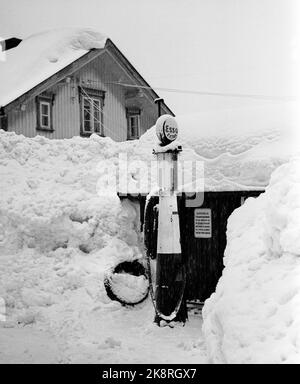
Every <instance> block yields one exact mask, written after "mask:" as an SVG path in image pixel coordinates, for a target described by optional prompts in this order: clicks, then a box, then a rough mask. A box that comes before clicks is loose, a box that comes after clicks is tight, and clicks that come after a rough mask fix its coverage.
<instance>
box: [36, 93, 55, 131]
mask: <svg viewBox="0 0 300 384" xmlns="http://www.w3.org/2000/svg"><path fill="white" fill-rule="evenodd" d="M52 106H53V96H44V95H42V96H38V97H37V98H36V107H37V108H36V109H37V111H36V112H37V113H36V115H37V129H38V130H42V131H53V113H52Z"/></svg>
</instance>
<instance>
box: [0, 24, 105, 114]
mask: <svg viewBox="0 0 300 384" xmlns="http://www.w3.org/2000/svg"><path fill="white" fill-rule="evenodd" d="M106 40H107V38H106V37H105V36H104V35H102V34H101V33H99V32H96V31H93V30H91V29H80V28H63V29H56V30H51V31H45V32H42V33H38V34H34V35H32V36H29V37H28V38H26V39H24V40H23V41H22V42H21V43H20V45H18V46H17V47H16V48H14V49H11V50H9V51H7V52H6V60H5V61H3V62H0V84H1V86H0V106H2V107H3V106H5V105H7V104H9V103H10V102H12V101H14V100H15V99H17V98H18V97H19V96H21V95H23V94H24V93H25V92H27V91H29V90H30V89H32V88H34V87H35V86H36V85H38V84H39V83H41V82H42V81H44V80H46V79H48V78H49V77H51V76H52V75H54V74H55V73H57V72H58V71H60V70H61V69H63V68H65V67H66V66H67V65H69V64H71V63H72V62H74V61H75V60H77V59H79V58H80V57H82V56H83V55H85V54H86V53H87V52H88V51H89V50H91V49H93V48H104V46H105V43H106Z"/></svg>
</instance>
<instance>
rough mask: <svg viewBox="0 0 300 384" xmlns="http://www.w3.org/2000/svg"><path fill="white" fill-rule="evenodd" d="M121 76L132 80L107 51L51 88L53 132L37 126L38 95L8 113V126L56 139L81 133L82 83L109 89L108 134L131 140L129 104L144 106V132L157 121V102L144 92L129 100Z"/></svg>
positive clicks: (105, 118)
mask: <svg viewBox="0 0 300 384" xmlns="http://www.w3.org/2000/svg"><path fill="white" fill-rule="evenodd" d="M120 79H122V81H123V82H129V81H130V80H131V79H130V77H129V75H128V74H127V73H126V72H125V71H124V70H123V69H122V66H120V65H118V63H116V61H115V60H114V59H113V58H112V56H111V55H109V54H108V53H104V54H103V55H100V56H98V57H96V58H95V59H93V60H92V61H90V62H89V63H87V64H86V65H85V66H84V67H83V68H81V69H79V70H77V71H76V72H75V73H73V74H72V76H70V77H69V82H67V81H66V79H64V80H62V81H60V82H59V83H57V84H55V85H53V86H52V87H50V88H48V89H47V91H50V92H52V93H54V95H55V98H54V103H53V129H54V131H53V132H47V131H44V130H37V129H36V127H37V124H36V123H37V116H36V104H35V99H31V100H29V101H28V100H27V101H26V103H25V104H23V105H25V106H26V109H25V110H21V106H20V105H18V106H17V107H15V108H14V109H13V110H11V111H10V112H9V113H8V130H9V131H15V132H16V133H19V134H23V135H25V136H28V137H33V136H36V135H43V136H46V137H48V138H53V139H63V138H71V137H73V136H78V135H80V119H81V104H80V95H79V92H80V86H82V87H84V88H85V89H87V88H90V89H96V90H101V91H104V92H105V100H104V108H103V114H104V119H103V121H104V135H105V136H109V137H111V138H112V139H114V140H116V141H124V140H127V117H126V107H127V106H128V103H129V102H130V103H136V105H137V106H138V107H140V108H141V111H142V112H141V134H143V133H144V132H146V130H147V129H149V128H150V127H152V126H153V125H154V124H155V121H156V118H157V112H156V106H155V105H154V103H151V102H150V101H149V99H148V98H146V97H145V96H144V95H143V94H140V95H139V96H138V97H136V98H134V99H132V100H130V101H128V100H127V98H126V89H125V88H124V87H122V86H120V85H118V84H116V83H117V82H118V81H119V80H120Z"/></svg>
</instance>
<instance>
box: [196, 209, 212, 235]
mask: <svg viewBox="0 0 300 384" xmlns="http://www.w3.org/2000/svg"><path fill="white" fill-rule="evenodd" d="M194 215H195V216H194V228H195V231H194V235H195V237H196V238H203V239H209V238H211V236H212V226H211V209H209V208H197V209H195V211H194Z"/></svg>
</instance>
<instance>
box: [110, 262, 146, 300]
mask: <svg viewBox="0 0 300 384" xmlns="http://www.w3.org/2000/svg"><path fill="white" fill-rule="evenodd" d="M104 286H105V289H106V292H107V295H108V297H109V298H110V299H111V300H117V301H119V302H120V303H122V304H124V305H136V304H140V303H141V302H143V301H144V300H145V299H146V298H147V296H148V293H149V281H148V279H147V275H146V270H145V267H144V266H143V265H142V264H141V263H140V262H139V261H138V260H134V261H132V262H130V261H125V262H122V263H120V264H118V265H117V266H116V267H115V268H114V269H113V270H112V271H109V272H108V273H107V274H106V276H105V278H104Z"/></svg>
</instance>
